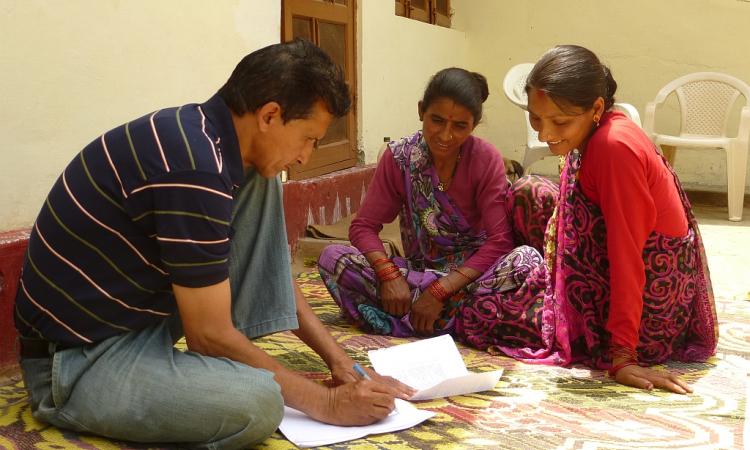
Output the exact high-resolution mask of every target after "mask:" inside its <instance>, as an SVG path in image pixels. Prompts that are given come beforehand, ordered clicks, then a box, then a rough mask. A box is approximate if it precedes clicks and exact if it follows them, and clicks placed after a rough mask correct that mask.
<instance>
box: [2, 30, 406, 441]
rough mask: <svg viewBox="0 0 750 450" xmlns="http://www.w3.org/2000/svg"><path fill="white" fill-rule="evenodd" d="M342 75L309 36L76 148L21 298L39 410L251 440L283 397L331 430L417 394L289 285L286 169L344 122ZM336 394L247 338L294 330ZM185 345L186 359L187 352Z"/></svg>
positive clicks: (273, 419)
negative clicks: (210, 91)
mask: <svg viewBox="0 0 750 450" xmlns="http://www.w3.org/2000/svg"><path fill="white" fill-rule="evenodd" d="M349 106H350V98H349V91H348V88H347V86H346V84H345V82H344V78H343V74H342V71H341V69H340V68H339V67H338V66H336V65H335V64H333V62H332V61H331V59H330V58H329V57H328V56H327V55H326V54H325V53H324V52H323V51H322V50H320V49H319V48H317V47H316V46H314V45H313V44H311V43H309V42H307V41H294V42H291V43H284V44H276V45H271V46H269V47H266V48H263V49H260V50H258V51H256V52H253V53H251V54H249V55H248V56H246V57H245V58H244V59H243V60H242V61H241V62H240V63H239V64H238V65H237V67H236V68H235V70H234V72H233V73H232V75H231V77H230V78H229V80H228V81H227V83H226V84H225V85H224V86H223V87H222V88H221V89H220V90H219V92H218V93H217V94H216V95H214V96H213V97H212V98H210V99H209V100H208V101H207V102H205V103H202V104H187V105H183V106H181V107H177V108H166V109H161V110H159V111H156V112H153V113H151V114H147V115H145V116H143V117H141V118H138V119H135V120H133V121H131V122H128V123H126V124H125V125H122V126H120V127H117V128H115V129H113V130H110V131H108V132H106V133H104V134H102V135H101V136H99V137H97V138H96V139H95V140H94V141H93V142H92V143H90V144H89V145H88V146H86V147H85V148H84V149H83V151H81V152H80V153H79V154H78V155H76V156H75V158H74V159H73V161H72V162H71V163H70V164H69V165H68V166H67V167H66V168H65V170H64V171H63V173H62V175H61V176H60V178H59V179H58V180H57V182H56V183H55V185H54V187H53V188H52V191H51V192H50V193H49V196H48V197H47V199H46V201H45V203H44V206H43V207H42V210H41V212H40V213H39V216H38V218H37V220H36V223H35V224H34V228H33V230H32V235H31V239H30V241H29V250H28V254H27V257H26V261H25V264H24V269H23V275H22V279H21V283H20V286H19V291H18V295H17V299H16V309H15V320H16V326H17V328H18V330H19V333H20V334H21V336H22V337H21V367H22V369H23V375H24V381H25V383H26V386H27V388H28V389H29V392H30V396H31V402H32V411H33V414H34V417H36V418H37V419H39V420H41V421H44V422H47V423H50V424H52V425H55V426H58V427H61V428H67V429H72V430H76V431H79V432H87V433H94V434H98V435H102V436H107V437H110V438H116V439H125V440H131V441H138V442H175V443H181V444H182V445H189V446H193V447H204V448H242V447H246V446H248V445H250V444H252V443H255V442H259V441H262V440H263V439H265V438H266V437H268V436H269V435H270V434H271V433H273V432H274V431H275V430H276V428H277V427H278V424H279V422H280V421H281V418H282V416H283V405H284V404H287V405H289V406H291V407H294V408H296V409H299V410H301V411H303V412H305V413H307V414H308V415H310V416H312V417H314V418H316V419H318V420H321V421H324V422H328V423H333V424H341V425H359V424H368V423H371V422H374V421H377V420H379V419H381V418H383V417H385V416H386V415H388V414H389V413H390V411H391V410H392V409H393V407H394V397H402V398H406V397H408V396H409V394H410V393H411V390H410V389H409V388H407V387H406V386H404V385H402V384H400V383H398V382H396V381H395V380H393V379H389V378H383V377H379V376H377V375H376V374H375V373H373V372H370V375H372V377H373V378H374V380H360V379H359V377H358V376H357V374H356V372H355V371H354V370H353V367H352V366H353V364H354V361H353V360H352V359H351V358H349V357H348V356H347V355H346V353H345V352H344V350H343V349H342V348H341V347H340V346H339V345H338V344H337V343H336V342H335V340H334V339H333V337H332V336H331V334H330V333H329V332H328V331H327V330H326V329H325V327H324V326H323V324H322V323H321V322H320V320H319V319H318V318H317V316H315V314H314V313H313V311H312V309H311V308H310V306H309V305H308V304H307V302H306V301H305V299H304V297H303V295H302V292H301V291H300V289H299V287H298V286H297V285H296V283H295V282H294V281H293V280H292V276H291V271H290V262H289V254H288V247H287V238H286V233H285V225H284V215H283V207H282V197H281V184H280V181H279V179H278V177H277V175H278V174H279V172H280V171H281V170H283V169H285V168H287V167H288V166H289V165H290V164H292V163H294V162H300V163H303V164H304V163H305V162H307V160H308V158H309V157H310V154H311V152H312V150H313V148H314V147H315V145H316V143H317V142H318V140H320V139H321V138H322V137H323V136H324V135H325V132H326V130H327V128H328V126H329V125H330V123H331V121H332V119H333V118H334V117H341V116H343V115H344V114H346V112H347V110H348V109H349ZM288 329H296V330H295V334H296V335H297V336H298V337H299V338H300V339H302V340H303V341H304V342H305V343H306V344H308V345H309V346H310V347H311V348H312V349H313V350H315V351H316V352H317V353H318V354H319V355H320V356H321V357H322V358H323V360H324V361H325V362H326V364H327V365H328V367H329V368H330V370H331V374H332V377H333V379H334V381H335V382H336V383H337V385H338V386H337V387H333V388H328V387H325V386H323V385H321V384H317V383H314V382H312V381H310V380H307V379H305V378H303V377H302V376H300V375H299V374H296V373H294V372H292V371H291V370H289V369H287V368H285V367H284V366H283V365H281V364H280V363H279V362H278V361H276V360H275V359H274V358H272V357H271V356H269V355H268V354H266V353H265V352H264V351H262V350H261V349H259V348H258V347H257V346H256V345H254V344H253V343H252V341H251V340H250V339H249V338H254V337H257V336H263V335H266V334H269V333H274V332H277V331H281V330H288ZM183 335H184V336H185V337H186V340H187V345H188V349H189V351H187V352H181V351H177V350H176V349H175V348H174V347H173V344H174V343H175V342H176V341H177V340H178V339H179V338H180V337H182V336H183Z"/></svg>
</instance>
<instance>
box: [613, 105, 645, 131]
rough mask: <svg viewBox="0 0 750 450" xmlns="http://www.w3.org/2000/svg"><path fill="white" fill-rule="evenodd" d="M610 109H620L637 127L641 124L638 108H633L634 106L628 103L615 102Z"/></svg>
mask: <svg viewBox="0 0 750 450" xmlns="http://www.w3.org/2000/svg"><path fill="white" fill-rule="evenodd" d="M612 109H614V110H616V111H620V112H622V113H624V114H625V115H626V116H628V117H629V118H630V120H632V121H633V122H635V123H636V125H638V126H639V127H640V126H642V125H641V115H640V114H638V110H637V109H636V108H635V106H633V105H631V104H630V103H619V102H618V103H615V104H614V105H612Z"/></svg>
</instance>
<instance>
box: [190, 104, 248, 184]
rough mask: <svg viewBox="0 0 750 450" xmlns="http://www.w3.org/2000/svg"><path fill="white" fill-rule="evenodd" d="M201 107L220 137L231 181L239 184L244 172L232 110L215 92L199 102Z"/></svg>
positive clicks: (243, 177)
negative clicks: (204, 100)
mask: <svg viewBox="0 0 750 450" xmlns="http://www.w3.org/2000/svg"><path fill="white" fill-rule="evenodd" d="M201 108H202V109H203V112H204V113H205V114H206V118H207V119H208V121H209V122H211V124H212V125H213V126H214V127H215V128H216V132H217V134H218V135H219V138H220V139H221V149H222V156H223V158H224V160H225V161H227V163H228V164H229V168H228V170H229V176H230V177H231V178H232V183H233V184H234V185H235V186H239V185H240V184H242V182H243V181H244V179H245V174H244V170H243V169H242V154H241V153H240V145H239V142H238V141H237V131H236V130H235V129H234V122H232V112H231V110H230V109H229V107H228V106H227V104H226V102H225V101H224V99H223V98H221V96H219V94H215V95H214V96H213V97H211V98H210V99H208V101H206V102H205V103H203V104H201Z"/></svg>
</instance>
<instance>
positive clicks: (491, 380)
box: [368, 334, 503, 400]
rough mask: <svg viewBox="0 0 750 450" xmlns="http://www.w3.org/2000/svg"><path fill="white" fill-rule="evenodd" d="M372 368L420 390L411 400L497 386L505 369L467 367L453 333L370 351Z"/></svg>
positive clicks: (484, 389)
mask: <svg viewBox="0 0 750 450" xmlns="http://www.w3.org/2000/svg"><path fill="white" fill-rule="evenodd" d="M368 356H369V357H370V363H371V364H372V367H373V368H374V369H375V371H376V372H378V373H379V374H381V375H388V376H391V377H393V378H395V379H397V380H399V381H401V382H402V383H405V384H408V385H409V386H411V387H413V388H414V389H417V393H416V394H414V395H413V396H412V397H411V400H429V399H433V398H442V397H450V396H453V395H463V394H469V393H472V392H481V391H486V390H489V389H493V388H494V387H495V385H496V384H497V382H498V380H499V379H500V375H502V373H503V371H502V370H495V371H492V372H484V373H471V372H469V371H468V370H466V365H465V364H464V360H463V358H461V354H460V353H459V352H458V348H457V347H456V343H455V342H453V338H452V337H451V336H450V335H447V334H446V335H443V336H438V337H435V338H431V339H423V340H420V341H415V342H410V343H408V344H402V345H397V346H395V347H389V348H381V349H378V350H371V351H370V352H368Z"/></svg>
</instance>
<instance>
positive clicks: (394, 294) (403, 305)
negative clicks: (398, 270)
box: [379, 277, 411, 317]
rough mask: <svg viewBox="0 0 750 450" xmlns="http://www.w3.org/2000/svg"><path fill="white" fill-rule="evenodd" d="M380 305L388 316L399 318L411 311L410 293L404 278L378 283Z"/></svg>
mask: <svg viewBox="0 0 750 450" xmlns="http://www.w3.org/2000/svg"><path fill="white" fill-rule="evenodd" d="M379 287H380V303H381V304H382V306H383V310H384V311H385V312H387V313H388V314H390V315H392V316H396V317H401V316H403V315H404V314H406V313H408V312H409V309H411V291H410V290H409V284H408V283H407V282H406V279H405V278H404V277H398V278H395V279H393V280H389V281H381V282H380V286H379Z"/></svg>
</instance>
